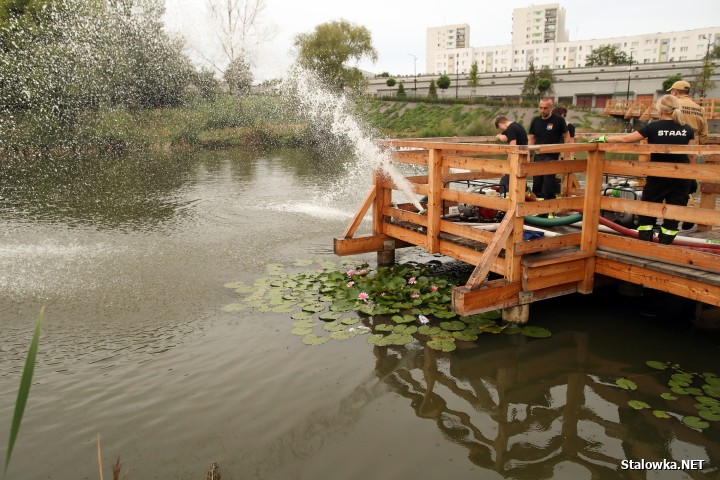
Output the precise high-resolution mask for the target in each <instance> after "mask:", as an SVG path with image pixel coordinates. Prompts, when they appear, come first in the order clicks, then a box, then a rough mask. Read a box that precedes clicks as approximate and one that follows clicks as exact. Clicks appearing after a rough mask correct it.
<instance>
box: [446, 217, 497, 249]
mask: <svg viewBox="0 0 720 480" xmlns="http://www.w3.org/2000/svg"><path fill="white" fill-rule="evenodd" d="M440 230H441V231H443V232H447V233H450V234H452V235H457V236H458V237H463V238H468V239H470V240H474V241H476V242H482V243H484V244H486V245H487V244H489V243H490V242H491V241H492V238H493V236H494V233H493V232H488V231H487V230H480V229H479V228H473V227H468V226H466V225H458V224H457V223H454V222H448V221H447V220H442V221H441V222H440Z"/></svg>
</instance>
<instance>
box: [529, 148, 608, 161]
mask: <svg viewBox="0 0 720 480" xmlns="http://www.w3.org/2000/svg"><path fill="white" fill-rule="evenodd" d="M529 150H530V151H531V152H535V153H558V152H559V153H568V152H569V153H574V152H594V151H596V150H597V146H596V144H595V143H555V144H547V145H531V146H530V147H529ZM543 163H544V162H543Z"/></svg>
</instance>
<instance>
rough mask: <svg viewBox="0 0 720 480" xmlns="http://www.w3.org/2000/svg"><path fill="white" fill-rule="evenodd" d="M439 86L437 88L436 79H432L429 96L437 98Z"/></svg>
mask: <svg viewBox="0 0 720 480" xmlns="http://www.w3.org/2000/svg"><path fill="white" fill-rule="evenodd" d="M437 97H438V96H437V88H435V80H430V87H428V98H437Z"/></svg>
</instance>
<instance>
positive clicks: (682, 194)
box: [638, 177, 692, 230]
mask: <svg viewBox="0 0 720 480" xmlns="http://www.w3.org/2000/svg"><path fill="white" fill-rule="evenodd" d="M691 185H692V180H686V179H682V178H663V177H647V183H646V184H645V188H643V193H642V200H643V201H644V202H653V203H662V202H663V201H664V202H665V203H666V204H668V205H680V206H683V207H684V206H685V205H687V203H688V196H689V195H690V187H691ZM655 220H656V218H655V217H646V216H640V217H639V218H638V224H639V225H655ZM678 223H680V222H679V221H678V220H671V219H669V218H666V219H664V220H663V224H662V226H663V227H664V228H666V229H668V230H677V229H678Z"/></svg>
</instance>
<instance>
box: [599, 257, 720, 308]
mask: <svg viewBox="0 0 720 480" xmlns="http://www.w3.org/2000/svg"><path fill="white" fill-rule="evenodd" d="M595 272H596V273H599V274H601V275H607V276H608V277H613V278H618V279H620V280H625V281H626V282H631V283H636V284H640V285H643V286H645V287H650V288H654V289H655V290H661V291H663V292H668V293H672V294H673V295H679V296H681V297H685V298H689V299H691V300H697V301H698V302H703V303H707V304H709V305H715V306H716V307H720V286H718V285H710V284H706V283H702V282H698V281H695V280H690V279H687V278H682V277H678V276H676V275H673V274H669V273H665V272H658V271H657V270H653V269H649V268H645V267H641V266H637V265H628V264H627V263H625V262H619V261H616V260H610V259H607V258H601V257H598V258H597V261H596V262H595Z"/></svg>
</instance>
